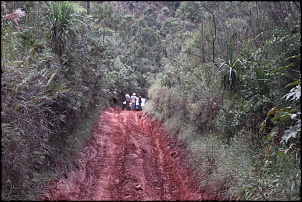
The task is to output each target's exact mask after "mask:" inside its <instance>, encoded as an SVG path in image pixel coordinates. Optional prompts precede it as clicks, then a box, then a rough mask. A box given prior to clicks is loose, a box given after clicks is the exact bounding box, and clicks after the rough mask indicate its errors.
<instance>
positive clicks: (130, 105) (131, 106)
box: [113, 88, 142, 111]
mask: <svg viewBox="0 0 302 202" xmlns="http://www.w3.org/2000/svg"><path fill="white" fill-rule="evenodd" d="M117 100H118V96H117V89H116V88H115V89H114V91H113V106H116V103H117ZM136 101H138V106H136ZM125 108H126V110H139V111H140V110H142V97H141V96H140V95H138V96H136V94H135V93H133V94H132V96H131V97H130V95H129V94H128V93H127V94H126V95H125V101H124V102H123V110H124V109H125Z"/></svg>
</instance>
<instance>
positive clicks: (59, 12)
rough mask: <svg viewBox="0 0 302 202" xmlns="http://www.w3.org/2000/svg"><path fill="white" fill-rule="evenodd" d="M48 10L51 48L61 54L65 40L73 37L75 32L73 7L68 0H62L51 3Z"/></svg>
mask: <svg viewBox="0 0 302 202" xmlns="http://www.w3.org/2000/svg"><path fill="white" fill-rule="evenodd" d="M50 10H51V14H50V21H51V33H50V34H51V41H52V50H53V52H54V53H56V54H58V55H59V56H61V55H62V53H63V49H64V44H65V42H66V40H68V39H70V40H72V39H74V38H75V36H76V33H77V32H76V26H75V25H74V21H75V20H76V15H75V9H74V7H73V5H72V4H71V3H69V2H68V1H62V2H55V3H54V4H51V8H50Z"/></svg>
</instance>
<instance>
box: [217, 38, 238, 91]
mask: <svg viewBox="0 0 302 202" xmlns="http://www.w3.org/2000/svg"><path fill="white" fill-rule="evenodd" d="M233 52H234V43H233V42H232V40H228V41H227V53H228V60H227V61H222V62H221V64H220V66H219V68H218V70H217V73H216V75H218V74H222V83H223V86H224V87H225V88H226V89H228V90H230V91H234V92H235V91H236V90H237V89H238V86H239V74H238V71H237V70H236V64H237V63H238V62H239V63H241V64H242V65H243V63H242V61H241V60H240V59H236V60H234V58H233ZM243 66H244V65H243Z"/></svg>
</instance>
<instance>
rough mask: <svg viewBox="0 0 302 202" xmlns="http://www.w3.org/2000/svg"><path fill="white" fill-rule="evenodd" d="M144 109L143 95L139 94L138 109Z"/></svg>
mask: <svg viewBox="0 0 302 202" xmlns="http://www.w3.org/2000/svg"><path fill="white" fill-rule="evenodd" d="M141 110H142V96H138V111H141Z"/></svg>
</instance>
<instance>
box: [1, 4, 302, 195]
mask: <svg viewBox="0 0 302 202" xmlns="http://www.w3.org/2000/svg"><path fill="white" fill-rule="evenodd" d="M18 8H20V10H19V12H18V11H17V12H15V13H14V14H12V15H9V14H11V13H13V12H14V11H16V10H17V9H18ZM22 11H24V12H25V13H22ZM1 15H2V23H1V71H2V79H1V108H2V111H1V120H2V122H1V131H2V136H1V146H2V153H1V171H2V189H1V198H2V200H37V199H39V198H40V197H41V196H42V194H43V189H44V187H45V186H47V185H48V183H49V182H50V179H52V178H53V177H56V176H60V175H62V174H64V172H66V171H67V170H68V169H72V167H73V166H74V165H73V161H72V159H73V158H74V157H75V154H76V153H77V151H78V150H79V149H80V148H81V146H82V145H83V144H84V143H85V140H87V138H89V137H88V135H89V130H90V129H91V126H92V124H93V122H94V121H95V120H96V116H97V115H98V113H100V111H101V110H102V109H103V108H105V107H107V106H109V105H110V103H111V91H112V89H113V88H115V87H116V88H117V89H118V93H119V97H120V98H123V97H124V95H125V93H132V92H136V93H140V94H142V95H143V96H144V97H147V98H148V99H149V102H148V104H147V105H146V107H145V110H144V111H145V112H147V113H149V114H152V115H153V116H155V117H157V119H158V120H160V121H161V122H163V123H164V124H165V126H166V128H167V130H169V131H171V132H173V133H174V134H175V138H180V139H182V140H184V141H186V142H187V143H188V147H189V148H190V149H191V150H192V155H191V156H190V158H191V160H192V164H193V165H194V168H195V170H196V175H197V176H198V177H199V178H200V183H201V184H202V185H203V186H205V187H209V188H211V190H213V188H214V190H215V193H214V194H216V195H217V196H219V197H220V198H222V199H232V200H300V199H301V191H300V189H301V145H300V143H301V142H300V141H301V139H300V138H301V136H300V133H301V132H300V131H301V111H300V96H301V70H300V61H301V7H300V3H298V2H289V1H288V2H287V1H281V2H258V1H257V2H256V1H254V2H253V1H243V2H238V1H236V2H232V1H225V2H221V1H219V2H215V1H200V2H196V1H192V2H191V1H184V2H182V1H175V2H173V1H161V2H160V1H156V2H152V1H127V2H106V1H100V2H92V1H91V2H68V1H62V2H59V1H58V2H55V1H43V2H41V1H40V2H38V1H8V2H3V1H2V2H1ZM59 168H60V169H59Z"/></svg>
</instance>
